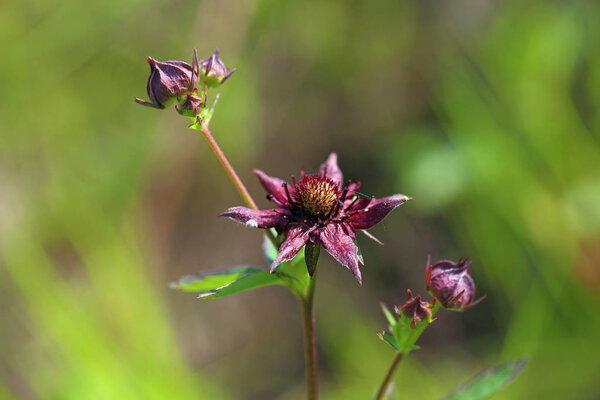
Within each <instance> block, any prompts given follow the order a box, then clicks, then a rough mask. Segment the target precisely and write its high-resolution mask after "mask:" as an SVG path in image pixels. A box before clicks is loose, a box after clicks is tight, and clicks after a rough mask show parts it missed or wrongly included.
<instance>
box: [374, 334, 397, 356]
mask: <svg viewBox="0 0 600 400" xmlns="http://www.w3.org/2000/svg"><path fill="white" fill-rule="evenodd" d="M377 336H379V338H380V339H381V340H383V341H384V342H386V343H387V344H389V345H390V346H392V348H393V349H394V350H396V351H400V346H398V342H396V338H395V337H394V335H392V334H391V333H389V332H386V331H383V332H379V333H378V334H377Z"/></svg>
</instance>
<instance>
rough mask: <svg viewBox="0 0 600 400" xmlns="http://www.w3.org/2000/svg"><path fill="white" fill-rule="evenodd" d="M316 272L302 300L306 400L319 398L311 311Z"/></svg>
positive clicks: (313, 324) (315, 344)
mask: <svg viewBox="0 0 600 400" xmlns="http://www.w3.org/2000/svg"><path fill="white" fill-rule="evenodd" d="M316 282H317V271H316V268H315V272H314V274H313V276H312V278H311V279H310V284H309V286H308V289H307V291H306V296H305V297H304V298H303V299H302V310H303V311H304V358H305V363H306V396H307V399H308V400H317V399H318V398H319V372H318V365H317V337H316V335H315V315H314V310H313V303H314V295H315V284H316Z"/></svg>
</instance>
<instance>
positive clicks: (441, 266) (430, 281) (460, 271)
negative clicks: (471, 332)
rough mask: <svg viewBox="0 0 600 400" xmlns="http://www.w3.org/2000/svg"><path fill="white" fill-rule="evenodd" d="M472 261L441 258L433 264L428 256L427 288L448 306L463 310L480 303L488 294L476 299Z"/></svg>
mask: <svg viewBox="0 0 600 400" xmlns="http://www.w3.org/2000/svg"><path fill="white" fill-rule="evenodd" d="M470 265H471V261H470V260H469V259H468V258H466V257H465V258H461V259H460V260H458V262H456V263H455V262H453V261H448V260H441V261H438V262H436V263H435V264H433V265H431V254H430V255H429V256H428V257H427V269H426V271H425V285H426V286H427V290H428V291H429V293H431V295H432V296H434V297H435V298H436V299H438V301H439V302H440V303H442V305H443V306H444V307H446V308H449V309H451V310H455V311H462V310H466V309H468V308H471V307H473V306H475V305H477V304H479V303H480V302H481V301H482V300H483V299H485V298H486V296H485V295H484V296H482V297H481V298H479V299H477V300H475V297H476V288H475V282H474V281H473V278H472V277H471V275H470V274H471V268H469V266H470Z"/></svg>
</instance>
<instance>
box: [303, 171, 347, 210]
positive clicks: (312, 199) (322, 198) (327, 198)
mask: <svg viewBox="0 0 600 400" xmlns="http://www.w3.org/2000/svg"><path fill="white" fill-rule="evenodd" d="M338 197H339V190H338V187H337V185H336V184H335V183H334V182H333V181H332V180H331V179H329V178H325V177H323V176H320V175H307V176H305V177H303V178H302V180H301V181H300V182H298V183H297V184H296V203H297V204H298V205H299V206H300V208H301V209H302V211H304V212H305V213H307V214H309V215H311V216H324V215H327V214H328V213H329V212H330V211H331V209H332V208H333V206H334V205H335V203H336V202H337V200H338Z"/></svg>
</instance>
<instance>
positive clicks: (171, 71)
mask: <svg viewBox="0 0 600 400" xmlns="http://www.w3.org/2000/svg"><path fill="white" fill-rule="evenodd" d="M148 64H149V65H150V76H149V77H148V83H147V85H146V91H147V93H148V98H149V99H150V101H146V100H142V99H140V98H137V97H136V98H135V101H136V103H138V104H141V105H144V106H148V107H152V108H158V109H164V108H165V107H166V106H167V105H169V104H171V103H173V102H176V103H177V104H176V105H175V109H176V110H177V112H178V113H179V114H181V115H183V116H186V117H191V118H194V119H197V118H203V117H205V115H206V113H207V112H208V109H207V106H206V101H207V95H208V89H209V88H214V87H218V86H220V85H222V84H223V83H224V82H225V81H226V80H227V79H228V78H229V77H230V76H231V75H232V74H233V73H234V72H235V71H236V69H235V68H234V69H231V70H229V69H227V67H226V66H225V64H224V63H223V61H222V60H221V59H220V58H219V50H215V52H214V53H213V54H211V55H210V56H209V57H208V58H205V59H203V60H198V53H197V52H196V50H194V56H193V59H192V64H191V65H190V64H188V63H186V62H185V61H179V60H169V61H157V60H155V59H154V58H152V57H148Z"/></svg>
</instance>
